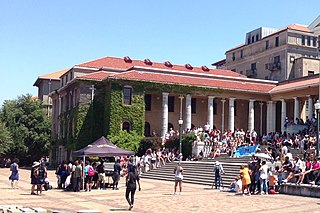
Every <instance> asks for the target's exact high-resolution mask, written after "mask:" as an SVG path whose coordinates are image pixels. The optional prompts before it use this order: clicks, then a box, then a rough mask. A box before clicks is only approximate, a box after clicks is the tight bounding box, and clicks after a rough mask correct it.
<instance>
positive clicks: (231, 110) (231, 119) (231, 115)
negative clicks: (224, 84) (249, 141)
mask: <svg viewBox="0 0 320 213" xmlns="http://www.w3.org/2000/svg"><path fill="white" fill-rule="evenodd" d="M234 100H235V98H229V124H228V125H229V129H230V130H231V132H234Z"/></svg>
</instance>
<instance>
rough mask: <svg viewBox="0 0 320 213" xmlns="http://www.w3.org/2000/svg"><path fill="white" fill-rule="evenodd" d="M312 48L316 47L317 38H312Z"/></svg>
mask: <svg viewBox="0 0 320 213" xmlns="http://www.w3.org/2000/svg"><path fill="white" fill-rule="evenodd" d="M312 46H314V47H316V46H317V37H313V44H312Z"/></svg>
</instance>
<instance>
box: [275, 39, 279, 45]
mask: <svg viewBox="0 0 320 213" xmlns="http://www.w3.org/2000/svg"><path fill="white" fill-rule="evenodd" d="M275 46H276V47H279V37H276V43H275Z"/></svg>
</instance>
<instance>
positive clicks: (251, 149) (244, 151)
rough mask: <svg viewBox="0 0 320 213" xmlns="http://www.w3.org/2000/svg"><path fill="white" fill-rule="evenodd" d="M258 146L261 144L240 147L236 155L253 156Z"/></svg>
mask: <svg viewBox="0 0 320 213" xmlns="http://www.w3.org/2000/svg"><path fill="white" fill-rule="evenodd" d="M258 147H259V145H256V146H241V147H238V148H237V150H236V153H235V154H234V157H244V156H251V155H253V154H254V153H256V151H257V148H258Z"/></svg>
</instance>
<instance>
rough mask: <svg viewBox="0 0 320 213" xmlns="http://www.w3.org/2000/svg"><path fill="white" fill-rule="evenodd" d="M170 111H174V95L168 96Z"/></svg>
mask: <svg viewBox="0 0 320 213" xmlns="http://www.w3.org/2000/svg"><path fill="white" fill-rule="evenodd" d="M168 111H169V112H174V96H169V97H168Z"/></svg>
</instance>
